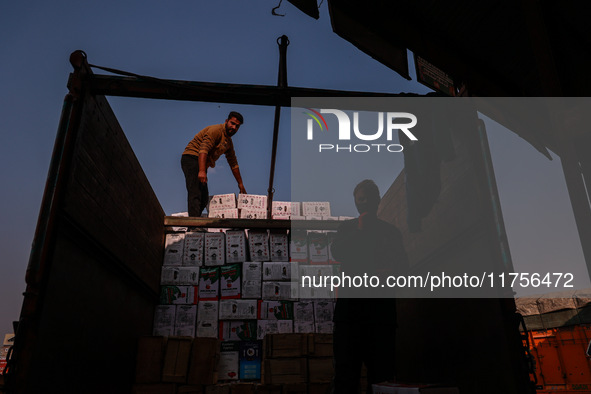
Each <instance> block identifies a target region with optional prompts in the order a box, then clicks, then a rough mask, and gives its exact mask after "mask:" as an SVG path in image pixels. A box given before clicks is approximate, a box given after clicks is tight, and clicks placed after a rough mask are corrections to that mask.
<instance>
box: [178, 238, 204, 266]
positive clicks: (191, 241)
mask: <svg viewBox="0 0 591 394" xmlns="http://www.w3.org/2000/svg"><path fill="white" fill-rule="evenodd" d="M204 244H205V234H204V233H186V234H185V250H184V255H183V265H184V266H189V267H199V266H201V265H202V264H203V248H204Z"/></svg>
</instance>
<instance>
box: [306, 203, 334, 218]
mask: <svg viewBox="0 0 591 394" xmlns="http://www.w3.org/2000/svg"><path fill="white" fill-rule="evenodd" d="M302 215H304V216H330V203H329V202H318V201H308V202H303V203H302Z"/></svg>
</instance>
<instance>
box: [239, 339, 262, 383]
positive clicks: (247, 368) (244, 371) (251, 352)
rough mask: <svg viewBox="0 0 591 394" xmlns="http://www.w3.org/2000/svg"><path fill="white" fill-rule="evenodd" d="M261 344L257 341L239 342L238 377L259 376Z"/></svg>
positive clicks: (250, 377)
mask: <svg viewBox="0 0 591 394" xmlns="http://www.w3.org/2000/svg"><path fill="white" fill-rule="evenodd" d="M261 360H262V346H261V343H260V342H258V341H248V342H240V379H244V380H259V379H260V378H261Z"/></svg>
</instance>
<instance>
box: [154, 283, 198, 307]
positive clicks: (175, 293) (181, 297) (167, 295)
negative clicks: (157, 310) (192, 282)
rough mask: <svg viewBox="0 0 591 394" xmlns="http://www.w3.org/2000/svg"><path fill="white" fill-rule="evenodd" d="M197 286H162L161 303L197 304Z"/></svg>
mask: <svg viewBox="0 0 591 394" xmlns="http://www.w3.org/2000/svg"><path fill="white" fill-rule="evenodd" d="M196 295H197V294H196V287H195V286H162V287H161V288H160V305H192V304H196V303H197V302H196V301H197V297H196Z"/></svg>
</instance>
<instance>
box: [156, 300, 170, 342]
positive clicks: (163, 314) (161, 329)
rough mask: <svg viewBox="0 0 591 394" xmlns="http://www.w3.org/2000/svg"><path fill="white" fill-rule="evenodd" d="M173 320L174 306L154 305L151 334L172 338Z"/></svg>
mask: <svg viewBox="0 0 591 394" xmlns="http://www.w3.org/2000/svg"><path fill="white" fill-rule="evenodd" d="M175 318H176V305H156V310H155V311H154V332H153V334H154V335H155V336H164V337H169V336H172V335H173V334H174V321H175Z"/></svg>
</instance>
